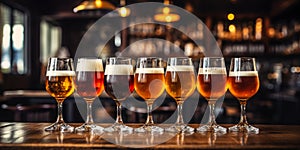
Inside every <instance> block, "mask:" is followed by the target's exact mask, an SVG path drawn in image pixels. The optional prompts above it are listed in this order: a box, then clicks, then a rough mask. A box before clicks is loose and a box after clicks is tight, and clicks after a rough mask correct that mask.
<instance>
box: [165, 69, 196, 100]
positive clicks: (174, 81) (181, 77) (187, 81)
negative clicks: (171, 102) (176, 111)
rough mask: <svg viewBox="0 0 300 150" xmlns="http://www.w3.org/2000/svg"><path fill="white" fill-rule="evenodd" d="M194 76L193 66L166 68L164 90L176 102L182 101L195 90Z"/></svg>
mask: <svg viewBox="0 0 300 150" xmlns="http://www.w3.org/2000/svg"><path fill="white" fill-rule="evenodd" d="M195 87H196V83H195V74H194V68H193V66H176V67H169V66H168V67H167V72H166V77H165V88H166V91H167V92H168V94H169V95H170V96H171V97H172V98H174V99H175V100H176V101H184V100H186V99H187V98H188V97H189V96H191V95H192V94H193V92H194V90H195Z"/></svg>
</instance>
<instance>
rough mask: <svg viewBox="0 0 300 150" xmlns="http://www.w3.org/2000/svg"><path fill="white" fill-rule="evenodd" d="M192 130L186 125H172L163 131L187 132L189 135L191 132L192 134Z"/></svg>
mask: <svg viewBox="0 0 300 150" xmlns="http://www.w3.org/2000/svg"><path fill="white" fill-rule="evenodd" d="M194 130H195V129H194V128H192V127H190V126H188V125H186V124H182V125H180V124H175V125H172V126H171V127H168V128H165V131H167V132H188V133H191V132H194Z"/></svg>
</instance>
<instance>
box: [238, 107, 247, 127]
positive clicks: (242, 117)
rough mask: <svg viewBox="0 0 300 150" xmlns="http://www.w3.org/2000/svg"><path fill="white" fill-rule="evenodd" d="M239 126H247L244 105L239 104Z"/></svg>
mask: <svg viewBox="0 0 300 150" xmlns="http://www.w3.org/2000/svg"><path fill="white" fill-rule="evenodd" d="M239 124H243V125H245V124H248V122H247V117H246V103H241V120H240V123H239Z"/></svg>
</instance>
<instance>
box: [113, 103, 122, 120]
mask: <svg viewBox="0 0 300 150" xmlns="http://www.w3.org/2000/svg"><path fill="white" fill-rule="evenodd" d="M116 104H117V118H116V122H115V123H117V124H123V120H122V103H121V102H119V101H117V100H116Z"/></svg>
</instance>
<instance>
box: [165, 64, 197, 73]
mask: <svg viewBox="0 0 300 150" xmlns="http://www.w3.org/2000/svg"><path fill="white" fill-rule="evenodd" d="M167 71H186V72H191V71H194V66H188V65H182V66H167Z"/></svg>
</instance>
